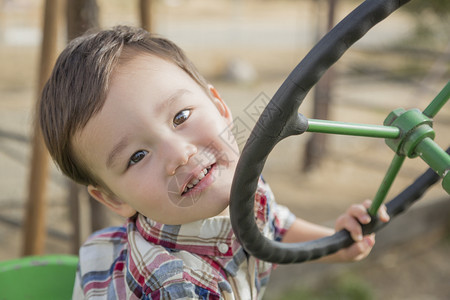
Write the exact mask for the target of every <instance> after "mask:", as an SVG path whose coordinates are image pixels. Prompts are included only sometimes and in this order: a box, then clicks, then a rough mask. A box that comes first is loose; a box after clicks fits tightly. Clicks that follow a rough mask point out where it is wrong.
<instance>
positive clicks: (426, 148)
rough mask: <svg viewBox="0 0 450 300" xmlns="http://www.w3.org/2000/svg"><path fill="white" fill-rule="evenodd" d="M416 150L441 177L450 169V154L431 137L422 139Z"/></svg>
mask: <svg viewBox="0 0 450 300" xmlns="http://www.w3.org/2000/svg"><path fill="white" fill-rule="evenodd" d="M414 152H415V153H416V154H418V155H419V156H420V157H421V158H422V159H423V160H424V161H425V162H426V163H427V164H428V165H429V166H430V167H431V168H432V169H433V170H434V171H435V172H436V173H437V174H438V175H439V176H441V177H443V176H444V175H445V174H446V173H447V172H448V170H449V169H450V155H448V154H447V152H445V151H444V150H443V149H441V147H439V146H438V144H436V143H435V142H434V141H433V140H432V139H431V138H429V137H427V138H424V139H423V140H422V141H420V143H419V144H418V145H417V146H416V148H415V150H414Z"/></svg>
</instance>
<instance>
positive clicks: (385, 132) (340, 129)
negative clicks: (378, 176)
mask: <svg viewBox="0 0 450 300" xmlns="http://www.w3.org/2000/svg"><path fill="white" fill-rule="evenodd" d="M306 131H308V132H321V133H333V134H343V135H353V136H365V137H377V138H387V139H395V138H397V137H398V136H399V135H400V129H398V128H397V127H395V126H383V125H367V124H358V123H347V122H337V121H328V120H316V119H308V129H307V130H306Z"/></svg>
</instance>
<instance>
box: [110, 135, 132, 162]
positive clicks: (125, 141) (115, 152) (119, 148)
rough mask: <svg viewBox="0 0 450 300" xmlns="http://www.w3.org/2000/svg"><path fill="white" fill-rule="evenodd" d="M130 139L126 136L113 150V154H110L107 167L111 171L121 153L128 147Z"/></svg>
mask: <svg viewBox="0 0 450 300" xmlns="http://www.w3.org/2000/svg"><path fill="white" fill-rule="evenodd" d="M127 144H128V138H127V137H126V136H124V137H123V138H122V139H120V141H119V142H118V143H117V144H116V145H115V146H114V147H113V148H112V150H111V152H109V154H108V159H107V160H106V167H107V168H108V169H110V168H111V167H112V165H113V163H114V160H115V159H116V157H117V156H118V155H119V153H120V152H122V150H123V149H124V148H125V147H126V146H127Z"/></svg>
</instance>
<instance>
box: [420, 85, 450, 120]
mask: <svg viewBox="0 0 450 300" xmlns="http://www.w3.org/2000/svg"><path fill="white" fill-rule="evenodd" d="M449 98H450V81H449V82H447V84H446V85H445V87H444V88H443V89H442V91H440V92H439V94H438V95H437V96H436V97H435V98H434V99H433V101H431V103H430V104H429V105H428V106H427V108H425V110H424V111H423V114H424V115H425V116H427V117H429V118H433V117H434V116H435V115H436V114H437V113H438V112H439V110H440V109H441V108H442V107H443V106H444V105H445V103H447V101H448V99H449Z"/></svg>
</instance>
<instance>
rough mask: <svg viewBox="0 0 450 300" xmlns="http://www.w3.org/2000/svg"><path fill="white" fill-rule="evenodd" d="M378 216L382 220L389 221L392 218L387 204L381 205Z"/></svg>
mask: <svg viewBox="0 0 450 300" xmlns="http://www.w3.org/2000/svg"><path fill="white" fill-rule="evenodd" d="M378 218H379V219H380V220H381V221H382V222H388V221H389V220H390V218H391V217H390V216H389V214H388V213H387V208H386V205H384V204H383V205H382V206H380V209H379V210H378Z"/></svg>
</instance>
